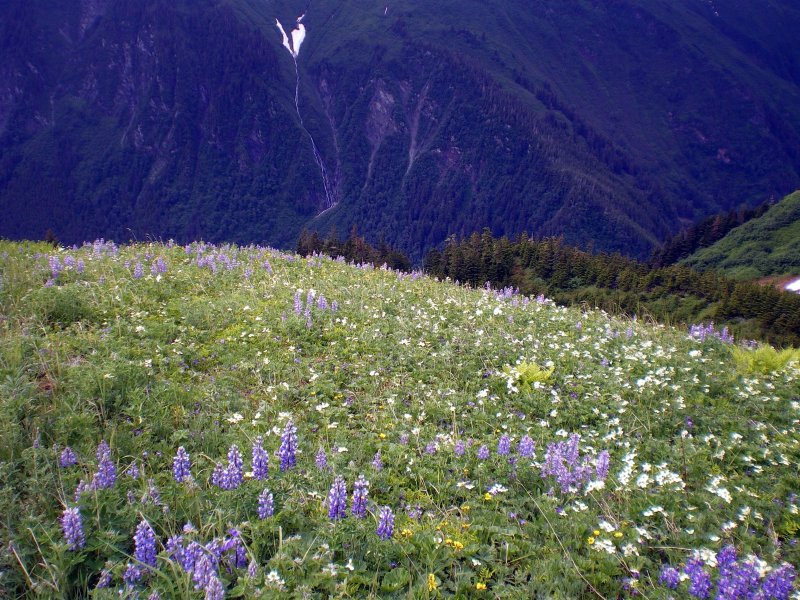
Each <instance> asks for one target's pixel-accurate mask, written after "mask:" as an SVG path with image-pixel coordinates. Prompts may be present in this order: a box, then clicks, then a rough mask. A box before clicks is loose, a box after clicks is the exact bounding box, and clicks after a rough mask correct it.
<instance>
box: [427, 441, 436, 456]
mask: <svg viewBox="0 0 800 600" xmlns="http://www.w3.org/2000/svg"><path fill="white" fill-rule="evenodd" d="M436 450H437V446H436V442H435V441H433V440H431V441H430V442H428V443H427V444H426V445H425V454H436Z"/></svg>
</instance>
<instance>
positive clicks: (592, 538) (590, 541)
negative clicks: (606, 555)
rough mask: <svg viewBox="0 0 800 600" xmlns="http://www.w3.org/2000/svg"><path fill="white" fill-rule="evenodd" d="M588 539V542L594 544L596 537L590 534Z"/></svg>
mask: <svg viewBox="0 0 800 600" xmlns="http://www.w3.org/2000/svg"><path fill="white" fill-rule="evenodd" d="M586 541H587V542H588V543H589V545H590V546H591V545H592V544H594V537H592V536H590V537H589V539H588V540H586Z"/></svg>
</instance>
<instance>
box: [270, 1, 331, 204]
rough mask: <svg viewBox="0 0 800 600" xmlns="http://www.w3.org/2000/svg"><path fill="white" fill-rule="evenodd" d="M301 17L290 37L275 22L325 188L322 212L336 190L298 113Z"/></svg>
mask: <svg viewBox="0 0 800 600" xmlns="http://www.w3.org/2000/svg"><path fill="white" fill-rule="evenodd" d="M303 17H305V14H302V15H300V16H299V17H298V18H297V25H296V27H295V28H294V29H293V30H292V31H291V37H289V36H288V35H287V34H286V30H285V29H284V28H283V25H281V22H280V21H278V19H275V23H276V25H277V26H278V29H279V30H280V32H281V36H282V38H283V46H284V48H286V49H287V50H288V51H289V54H291V55H292V60H293V61H294V75H295V84H294V109H295V111H296V112H297V119H298V121H299V122H300V127H301V128H302V130H303V131H304V132H305V134H306V135H307V136H308V139H309V140H310V141H311V151H312V153H313V155H314V162H316V163H317V167H318V168H319V172H320V176H321V177H322V187H323V188H324V190H325V205H324V206H323V212H324V211H326V210H328V209H331V208H333V207H334V206H336V204H337V203H338V190H337V189H336V186H335V184H334V182H332V181H331V178H330V176H329V175H328V169H327V168H326V167H325V161H323V160H322V155H321V154H320V152H319V148H318V147H317V143H316V142H315V141H314V136H313V135H311V132H310V131H309V130H308V129H307V128H306V125H305V122H304V121H303V115H302V114H300V69H299V68H298V65H297V57H298V55H299V54H300V46H301V45H302V43H303V40H305V37H306V27H305V25H303V22H302V21H303Z"/></svg>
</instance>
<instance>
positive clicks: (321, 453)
mask: <svg viewBox="0 0 800 600" xmlns="http://www.w3.org/2000/svg"><path fill="white" fill-rule="evenodd" d="M314 463H315V464H316V465H317V469H319V470H320V471H324V470H325V469H327V468H328V455H327V454H325V450H323V448H322V446H320V448H319V450H318V451H317V454H316V456H315V457H314Z"/></svg>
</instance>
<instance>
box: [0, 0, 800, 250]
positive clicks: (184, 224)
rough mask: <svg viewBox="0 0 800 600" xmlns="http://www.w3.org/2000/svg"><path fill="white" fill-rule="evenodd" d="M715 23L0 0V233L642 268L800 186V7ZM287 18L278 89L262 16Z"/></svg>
mask: <svg viewBox="0 0 800 600" xmlns="http://www.w3.org/2000/svg"><path fill="white" fill-rule="evenodd" d="M716 10H717V11H718V12H719V13H720V15H721V16H714V13H713V10H712V9H711V8H709V7H708V6H706V5H697V4H695V3H687V2H681V3H677V4H674V5H673V4H671V3H666V2H656V3H648V4H647V5H645V4H644V3H642V2H637V1H630V2H612V3H592V2H586V3H580V4H578V5H574V6H573V5H570V6H566V7H565V6H562V5H560V4H556V3H553V2H549V1H540V2H535V3H532V4H531V3H522V2H519V1H517V0H506V1H504V2H494V3H480V2H472V1H468V2H461V3H455V2H444V3H440V4H437V6H435V7H433V6H428V5H427V4H424V3H421V2H411V3H410V4H407V5H403V6H398V5H396V4H394V3H392V2H388V3H386V2H380V3H378V2H369V1H362V2H352V3H344V4H342V3H338V2H332V1H331V0H321V1H320V0H315V1H314V2H313V3H310V4H309V3H300V2H290V1H276V2H272V3H268V4H264V3H256V2H251V1H250V0H226V1H225V2H211V1H208V2H205V1H204V2H201V3H193V4H189V3H185V2H184V3H177V4H175V5H173V4H168V3H165V2H161V1H160V0H150V1H149V2H146V3H144V4H142V5H140V6H139V7H136V8H134V7H125V6H124V5H123V4H121V3H119V2H116V1H115V0H105V1H103V2H99V1H98V2H89V1H88V0H83V1H81V2H78V1H73V2H68V3H66V4H64V5H63V6H61V7H60V8H59V7H55V6H54V3H53V2H51V1H50V0H38V1H37V2H36V3H34V4H33V5H32V8H31V9H30V10H27V12H26V8H25V6H23V3H21V2H20V1H19V0H13V1H12V2H10V3H9V5H8V7H7V8H6V9H5V11H6V14H5V15H3V16H4V17H7V18H5V19H4V21H5V22H6V26H5V27H4V28H3V29H0V47H2V48H4V49H6V50H10V51H11V52H10V53H8V55H9V56H11V58H7V59H4V60H3V61H2V63H3V64H0V72H3V71H5V72H7V73H9V72H11V73H16V74H17V76H16V78H12V79H13V81H15V82H16V83H15V84H14V85H7V86H5V89H4V90H0V98H2V99H1V100H0V149H2V150H3V152H2V155H3V157H2V159H0V208H2V210H3V211H4V213H5V214H7V215H10V217H11V218H9V219H7V220H6V221H5V223H4V224H3V225H2V226H0V235H4V236H8V237H34V238H36V237H41V236H42V235H43V234H44V231H45V230H46V229H47V228H48V227H49V228H51V229H52V230H53V231H54V232H55V234H56V235H57V236H58V237H59V239H61V240H63V241H65V242H68V243H73V242H75V243H77V242H80V241H82V239H93V238H94V237H98V236H101V235H104V236H106V237H114V238H117V239H126V238H128V237H147V236H153V237H164V238H166V237H174V238H175V239H178V240H188V239H194V238H199V237H203V238H205V239H209V240H210V241H222V240H226V241H233V242H240V243H246V242H254V241H255V242H267V243H271V244H274V245H279V246H284V247H286V246H292V245H293V244H294V242H295V240H296V238H297V235H298V234H299V231H300V230H301V229H302V228H303V227H304V226H306V227H311V228H314V229H317V230H319V231H321V232H323V233H326V232H327V231H328V230H329V229H330V228H332V227H335V228H336V229H338V230H339V231H347V230H349V229H350V227H351V226H352V225H356V226H357V227H358V228H359V231H361V232H363V233H364V234H365V235H368V236H369V237H371V238H372V239H373V241H374V240H375V239H377V238H378V237H379V236H381V235H383V236H384V237H385V238H386V240H387V241H388V242H389V243H391V244H392V245H395V246H398V247H400V248H402V249H403V250H404V251H406V252H408V253H409V255H411V256H412V257H413V258H415V259H416V260H419V259H420V258H421V256H422V254H424V252H425V251H426V250H428V249H430V248H431V247H435V246H437V245H440V244H441V243H442V242H443V241H444V240H445V239H446V238H447V237H448V236H451V235H460V236H465V235H468V234H469V233H471V232H472V231H480V230H482V229H483V228H484V227H489V228H490V229H491V230H492V231H493V232H494V233H495V234H497V235H503V234H508V235H513V234H516V233H519V232H520V231H523V230H526V231H528V232H530V233H531V234H532V235H535V236H537V237H544V236H550V235H562V236H564V238H565V240H566V241H567V242H569V243H573V244H579V245H582V246H586V245H588V244H589V243H590V242H591V243H592V245H593V246H594V247H596V248H598V249H602V250H608V251H622V252H624V253H626V254H629V255H634V256H639V257H642V256H645V255H647V254H648V253H649V252H650V251H651V250H652V248H653V247H654V246H656V245H657V244H658V243H659V242H660V241H661V240H663V239H665V238H667V237H668V236H669V235H671V234H674V233H675V232H676V231H677V230H678V229H679V228H680V227H681V225H682V224H683V225H685V224H688V223H689V222H692V221H694V220H695V219H697V218H698V217H701V216H703V215H706V214H709V213H714V212H718V211H719V210H727V209H730V208H731V207H734V206H739V205H741V204H742V203H745V204H751V205H752V204H756V203H759V202H761V201H763V200H764V199H765V198H766V197H769V196H771V195H772V196H775V195H779V196H782V195H783V194H784V193H786V192H788V191H790V189H794V188H796V187H800V173H798V168H797V167H796V165H797V164H800V160H795V159H796V158H798V157H800V100H798V98H800V93H799V92H798V89H797V82H798V81H800V75H798V73H800V66H798V64H799V63H798V60H797V58H796V56H795V54H796V53H795V52H793V51H792V50H791V47H790V45H788V46H787V44H789V42H788V41H787V40H789V39H790V33H791V24H792V23H799V24H800V11H797V10H796V9H794V8H793V7H791V5H790V4H789V3H787V2H779V3H772V4H770V6H769V8H768V9H764V10H763V11H761V12H758V11H756V12H757V14H754V11H753V9H752V8H751V7H749V6H748V5H747V4H745V3H743V2H736V1H730V2H727V3H717V6H716ZM303 13H305V15H306V16H305V18H304V24H305V26H306V28H307V32H308V35H307V37H306V38H305V41H304V42H303V46H302V50H301V52H300V53H299V56H298V57H297V65H298V70H297V78H296V74H295V72H294V65H293V60H292V56H291V55H290V53H289V52H287V50H286V49H285V48H283V47H282V46H281V34H280V31H279V29H278V28H277V26H276V19H277V20H279V21H280V22H281V23H284V24H287V23H292V22H294V19H296V18H297V17H298V16H299V15H300V14H303ZM41 23H44V24H46V25H48V26H47V27H45V28H44V33H41V34H39V35H38V37H36V36H33V37H31V36H30V35H29V34H30V32H31V31H32V29H33V28H35V27H39V26H40V25H41ZM65 23H66V25H65ZM744 24H747V26H748V27H749V28H750V29H749V30H745V31H743V29H744ZM39 28H40V29H41V27H39ZM768 34H769V35H768ZM706 38H708V40H706ZM48 48H49V51H48ZM26 62H28V63H30V64H31V65H32V66H33V67H34V68H35V69H36V70H37V71H38V72H39V73H40V74H41V77H40V78H39V80H35V77H33V76H31V77H28V76H27V75H24V71H25V69H26V68H27V67H26V66H25V63H26ZM36 65H39V66H36ZM59 71H61V72H63V73H64V74H63V75H58V76H57V75H54V74H53V73H56V72H59ZM295 79H297V81H295ZM34 80H35V81H34ZM295 83H297V101H298V102H297V107H295V105H294V98H293V92H294V91H295ZM17 84H25V85H27V86H28V88H25V94H23V95H24V96H25V101H24V102H23V101H21V100H20V98H19V97H18V95H15V93H14V90H15V89H17V88H19V89H23V88H20V85H17ZM34 84H35V85H34ZM701 84H702V85H701ZM301 120H302V125H301ZM304 129H305V131H304ZM312 146H313V147H316V148H317V149H318V152H312ZM321 165H322V166H321ZM322 167H324V168H325V170H326V172H327V173H329V174H330V180H331V183H330V185H329V186H325V185H323V177H321V175H320V170H321V169H322ZM28 209H31V210H28Z"/></svg>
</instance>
